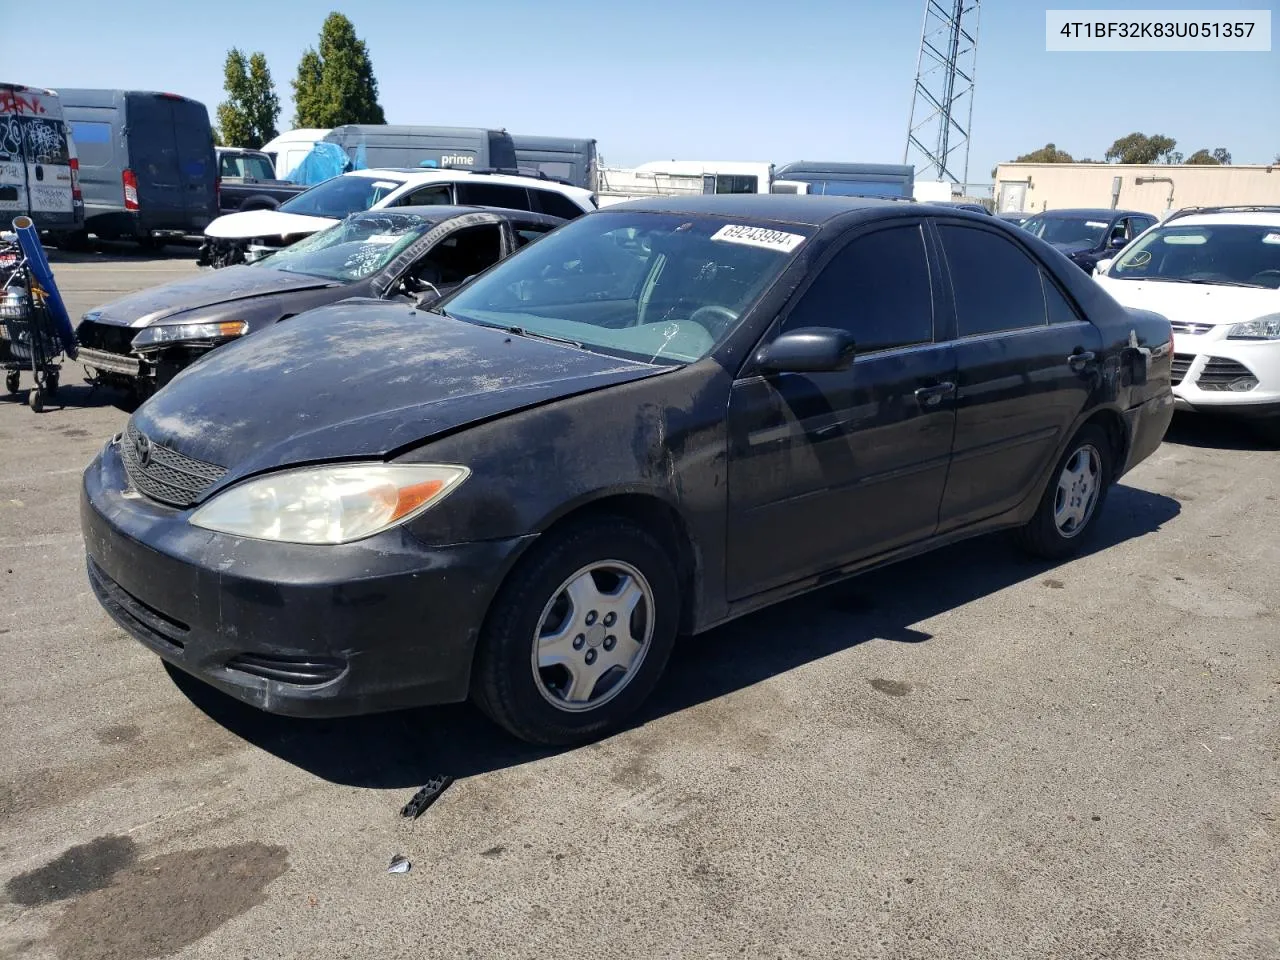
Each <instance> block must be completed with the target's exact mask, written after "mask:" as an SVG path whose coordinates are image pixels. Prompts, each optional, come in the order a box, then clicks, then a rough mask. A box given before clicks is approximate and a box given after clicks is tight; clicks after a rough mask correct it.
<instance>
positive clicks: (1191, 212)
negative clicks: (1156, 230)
mask: <svg viewBox="0 0 1280 960" xmlns="http://www.w3.org/2000/svg"><path fill="white" fill-rule="evenodd" d="M1202 213H1280V205H1277V204H1265V203H1259V204H1236V205H1231V206H1216V207H1183V208H1182V209H1180V210H1175V211H1174V212H1173V213H1171V214H1169V216H1167V217H1165V218H1164V221H1163V222H1164V223H1168V222H1169V221H1170V220H1177V219H1178V218H1179V217H1193V216H1197V215H1199V214H1202Z"/></svg>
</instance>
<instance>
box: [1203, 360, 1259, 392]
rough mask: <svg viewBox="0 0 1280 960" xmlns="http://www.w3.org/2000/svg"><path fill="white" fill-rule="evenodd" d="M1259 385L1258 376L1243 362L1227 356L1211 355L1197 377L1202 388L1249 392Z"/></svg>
mask: <svg viewBox="0 0 1280 960" xmlns="http://www.w3.org/2000/svg"><path fill="white" fill-rule="evenodd" d="M1257 385H1258V378H1257V377H1256V376H1255V375H1254V373H1253V371H1252V370H1250V369H1249V368H1248V367H1246V366H1245V365H1244V364H1243V363H1239V362H1238V361H1235V360H1228V359H1226V358H1225V357H1210V358H1209V359H1208V360H1207V361H1205V365H1204V369H1202V370H1201V371H1200V375H1199V376H1198V377H1196V386H1197V387H1199V388H1200V389H1201V390H1216V391H1219V392H1229V393H1248V392H1249V391H1250V390H1252V389H1253V388H1254V387H1256V386H1257Z"/></svg>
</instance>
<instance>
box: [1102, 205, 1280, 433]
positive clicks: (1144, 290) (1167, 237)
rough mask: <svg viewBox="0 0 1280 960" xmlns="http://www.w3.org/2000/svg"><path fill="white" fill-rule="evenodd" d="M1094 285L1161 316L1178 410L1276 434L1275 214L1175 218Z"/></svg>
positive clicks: (1278, 236) (1279, 335) (1278, 273)
mask: <svg viewBox="0 0 1280 960" xmlns="http://www.w3.org/2000/svg"><path fill="white" fill-rule="evenodd" d="M1094 278H1095V279H1096V281H1097V282H1098V283H1099V284H1101V285H1102V287H1103V288H1104V289H1105V290H1106V291H1107V292H1108V293H1109V294H1111V295H1112V296H1113V297H1115V299H1117V300H1119V301H1120V303H1122V304H1123V305H1124V306H1126V307H1138V308H1141V309H1143V310H1153V311H1155V312H1156V313H1161V314H1164V315H1165V316H1166V317H1168V318H1169V320H1170V322H1171V323H1172V325H1173V340H1174V357H1173V395H1174V400H1175V402H1176V404H1177V406H1178V407H1179V408H1181V409H1183V410H1196V411H1201V412H1214V413H1223V414H1230V415H1233V416H1238V417H1248V418H1252V419H1256V420H1258V421H1259V422H1260V424H1261V426H1262V427H1263V428H1264V430H1265V431H1266V432H1268V433H1272V434H1280V207H1254V208H1229V207H1219V208H1207V209H1201V210H1196V211H1187V212H1184V213H1181V214H1175V215H1174V216H1172V217H1170V218H1168V219H1166V220H1165V221H1163V222H1162V223H1160V224H1158V225H1157V226H1155V227H1152V228H1151V229H1150V230H1148V231H1146V232H1145V233H1144V234H1143V235H1142V236H1140V237H1138V238H1137V239H1136V240H1134V241H1133V242H1132V243H1131V244H1129V246H1127V247H1126V248H1125V249H1124V250H1123V251H1122V252H1121V253H1120V254H1119V256H1117V257H1116V258H1115V259H1114V260H1104V261H1102V262H1101V263H1099V264H1098V268H1097V270H1095V271H1094Z"/></svg>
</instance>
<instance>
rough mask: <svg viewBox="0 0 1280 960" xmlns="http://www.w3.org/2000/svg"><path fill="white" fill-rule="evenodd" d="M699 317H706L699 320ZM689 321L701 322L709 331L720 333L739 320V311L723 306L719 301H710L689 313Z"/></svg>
mask: <svg viewBox="0 0 1280 960" xmlns="http://www.w3.org/2000/svg"><path fill="white" fill-rule="evenodd" d="M699 317H703V318H705V319H703V320H699V319H698V318H699ZM717 321H719V322H717ZM689 322H690V323H696V324H699V325H700V326H702V327H703V328H704V329H705V330H706V331H707V332H708V333H710V332H712V331H715V332H717V333H719V332H721V331H723V330H724V329H726V328H728V327H729V326H731V325H732V324H735V323H737V322H738V313H737V311H736V310H730V309H729V308H728V307H722V306H720V304H718V303H709V304H707V305H706V306H705V307H699V308H698V309H697V310H695V311H693V313H691V314H689Z"/></svg>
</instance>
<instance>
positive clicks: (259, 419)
mask: <svg viewBox="0 0 1280 960" xmlns="http://www.w3.org/2000/svg"><path fill="white" fill-rule="evenodd" d="M664 369H671V368H661V367H652V366H649V365H647V364H641V363H635V362H632V361H627V360H619V359H614V358H610V357H605V356H601V355H599V354H594V353H590V352H587V351H585V350H579V349H576V348H574V347H569V346H562V345H560V344H556V343H548V342H546V341H541V340H531V339H528V338H526V337H519V336H515V335H510V334H506V333H503V332H502V331H500V330H494V329H491V328H487V327H479V326H475V325H474V324H469V323H464V322H463V321H461V320H449V319H446V318H445V317H442V316H439V315H437V314H430V313H424V312H423V311H420V310H415V309H413V308H411V307H405V306H403V305H399V304H390V303H386V302H384V301H376V300H364V299H362V300H344V301H342V302H341V303H337V304H334V305H332V306H329V307H321V308H320V309H318V310H313V311H310V312H308V313H305V314H301V315H299V316H298V317H295V318H294V319H292V320H290V321H287V322H285V323H282V324H278V325H275V326H273V327H270V328H269V329H267V330H264V331H263V332H262V333H260V334H258V335H256V336H253V337H247V338H245V339H244V340H241V341H239V342H237V343H233V344H231V345H230V346H227V347H223V348H221V349H219V350H215V351H213V352H212V353H210V354H208V355H207V356H205V357H204V358H203V359H202V360H200V361H198V362H197V363H195V364H193V365H192V366H190V367H188V368H187V369H186V370H185V371H183V372H182V373H181V374H179V375H178V376H177V377H175V378H174V379H173V380H172V381H171V382H170V383H169V385H168V386H166V387H165V388H164V389H163V390H161V391H160V392H159V393H157V394H156V395H155V396H154V397H152V398H151V399H150V400H148V401H147V402H146V403H145V404H143V406H142V407H141V408H140V409H139V410H138V412H137V413H136V414H135V415H134V423H135V424H136V425H137V427H138V429H140V430H142V431H143V432H144V433H146V434H147V436H148V437H150V438H151V439H152V440H153V441H156V442H159V443H162V444H164V445H165V446H168V447H171V448H173V449H175V450H177V451H178V452H180V453H183V454H185V455H187V456H190V457H195V458H197V459H199V460H204V461H206V462H209V463H215V464H218V465H220V466H223V467H226V468H227V469H228V473H227V477H226V479H225V482H224V484H222V485H225V483H230V482H233V481H234V480H236V479H238V478H240V477H243V476H246V475H248V474H251V473H257V472H260V471H263V470H269V469H272V468H274V467H280V466H286V465H289V464H297V463H307V462H314V461H326V460H328V461H332V460H342V459H348V458H361V457H380V456H385V455H387V454H389V453H391V452H392V451H396V450H399V449H402V448H405V447H408V446H412V445H415V444H417V443H419V442H421V441H424V440H427V439H430V438H431V437H434V436H437V435H439V434H442V433H444V432H447V431H451V430H454V429H456V428H458V427H462V426H465V425H467V424H469V423H474V422H476V421H480V420H487V419H491V418H493V417H495V416H499V415H502V414H504V413H510V412H513V411H515V410H519V409H521V408H524V407H528V406H532V405H536V404H539V403H543V402H546V401H548V400H554V399H558V398H561V397H567V396H571V395H573V394H575V393H581V392H584V391H587V390H592V389H596V388H599V387H603V386H608V385H611V384H616V383H623V382H626V381H629V380H636V379H639V378H641V377H647V376H653V375H655V374H659V373H661V372H663V370H664Z"/></svg>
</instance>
